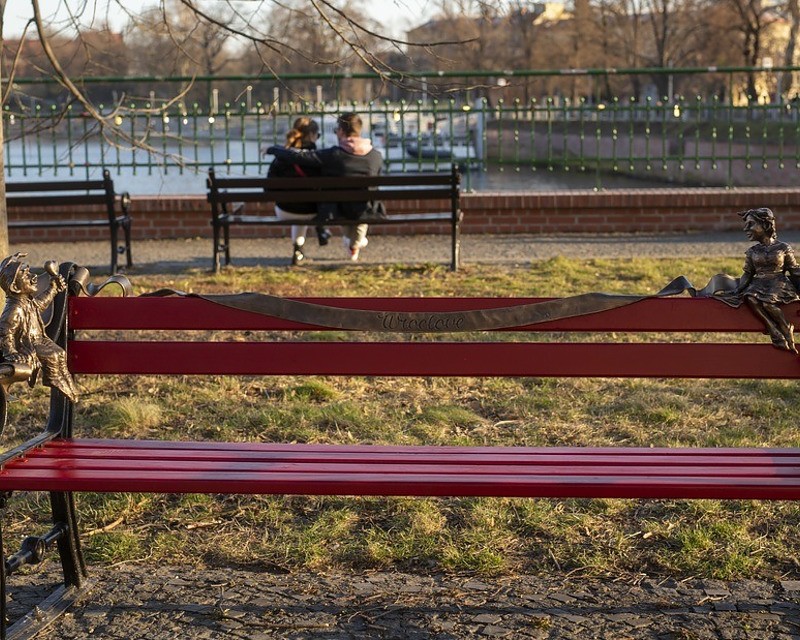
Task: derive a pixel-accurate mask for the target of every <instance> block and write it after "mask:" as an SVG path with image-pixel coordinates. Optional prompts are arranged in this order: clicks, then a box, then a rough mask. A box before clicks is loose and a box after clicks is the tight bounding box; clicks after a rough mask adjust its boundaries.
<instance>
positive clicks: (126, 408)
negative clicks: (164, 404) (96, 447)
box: [102, 398, 162, 438]
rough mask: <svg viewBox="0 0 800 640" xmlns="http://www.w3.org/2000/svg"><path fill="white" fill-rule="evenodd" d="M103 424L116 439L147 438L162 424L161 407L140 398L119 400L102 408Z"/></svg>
mask: <svg viewBox="0 0 800 640" xmlns="http://www.w3.org/2000/svg"><path fill="white" fill-rule="evenodd" d="M102 414H103V417H102V422H103V424H104V426H105V429H107V430H108V433H109V434H110V435H112V436H114V437H122V438H126V437H127V438H131V437H133V438H147V437H148V436H152V435H153V432H154V431H155V430H156V429H157V428H158V426H159V425H160V424H161V420H162V418H161V416H162V412H161V407H159V406H158V405H157V404H154V403H152V402H147V401H145V400H142V399H140V398H119V399H117V400H113V401H111V402H110V403H108V404H107V405H104V406H103V407H102Z"/></svg>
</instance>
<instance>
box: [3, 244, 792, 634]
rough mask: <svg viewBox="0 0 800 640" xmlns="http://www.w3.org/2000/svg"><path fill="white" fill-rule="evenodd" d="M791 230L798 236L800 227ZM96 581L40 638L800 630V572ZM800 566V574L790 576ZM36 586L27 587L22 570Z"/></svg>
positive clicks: (189, 250) (471, 258)
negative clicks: (712, 577)
mask: <svg viewBox="0 0 800 640" xmlns="http://www.w3.org/2000/svg"><path fill="white" fill-rule="evenodd" d="M781 238H782V239H783V240H786V241H788V242H792V243H795V246H800V234H785V235H782V236H781ZM209 244H210V243H209V241H208V240H207V239H194V240H166V241H137V242H135V243H134V245H133V247H134V259H135V261H136V265H137V266H136V267H135V268H134V269H133V270H132V272H133V273H136V272H154V271H163V272H179V271H185V270H186V269H189V268H200V269H207V268H208V267H209V266H210V246H209ZM747 246H748V242H747V240H746V238H744V235H743V234H742V233H738V232H734V233H718V234H710V235H709V234H705V235H675V236H609V237H596V236H594V237H589V236H569V237H546V238H542V237H538V236H465V237H464V239H463V260H464V263H465V264H469V263H502V264H519V265H525V264H528V263H530V261H531V260H538V259H546V258H551V257H554V256H558V255H570V256H586V257H609V258H612V257H634V256H641V255H650V256H662V257H677V256H704V255H706V256H741V255H742V254H743V252H744V250H745V249H746V248H747ZM233 247H234V250H233V254H234V263H235V264H236V265H254V264H262V265H276V266H277V265H286V264H288V255H289V249H290V246H289V242H288V241H287V240H271V239H270V240H236V241H235V243H234V245H233ZM23 250H27V251H28V252H29V260H30V262H31V264H35V265H41V264H42V263H43V262H44V260H46V259H56V260H59V261H67V260H72V261H75V262H78V263H80V264H84V265H86V266H89V267H92V268H94V270H95V272H96V273H103V272H104V271H105V270H107V268H108V255H107V253H108V244H107V243H106V242H78V243H64V244H62V243H48V244H35V245H29V246H25V247H23V246H20V245H14V246H12V251H23ZM308 253H309V255H310V256H311V257H312V258H313V259H314V263H313V264H315V265H326V266H328V265H330V266H333V265H339V264H341V265H344V264H346V263H347V261H346V260H345V252H344V250H343V248H342V247H341V245H339V244H338V243H337V244H334V243H331V245H329V246H328V247H326V248H319V247H317V246H316V245H315V244H314V245H311V246H310V247H309V251H308ZM395 262H401V263H411V262H431V263H442V264H447V263H448V262H449V248H448V239H447V238H446V237H443V236H427V237H426V236H423V237H413V238H407V237H387V236H375V237H374V238H373V239H372V240H371V242H370V245H369V247H368V248H367V249H365V250H364V252H363V263H365V264H377V263H395ZM49 564H50V566H49V567H47V566H46V567H45V568H46V569H49V571H45V570H41V571H38V570H37V571H35V573H34V574H33V575H29V576H27V575H26V576H21V577H19V578H17V577H14V578H12V582H11V590H12V594H14V597H15V601H14V602H12V608H11V612H12V616H13V615H18V614H19V612H20V611H21V609H22V608H24V607H26V606H27V605H30V604H32V603H34V602H35V601H36V600H37V599H38V598H40V597H41V593H42V588H43V587H44V586H46V585H47V581H48V578H47V576H48V575H49V576H56V575H57V573H58V569H57V567H55V566H54V564H53V563H49ZM91 569H92V574H93V576H94V578H95V579H96V586H95V588H94V590H93V592H92V593H91V594H90V595H89V596H88V597H86V598H85V599H84V600H83V601H82V603H81V604H79V605H78V606H76V607H74V608H73V609H72V610H71V611H70V612H69V613H68V614H67V615H66V616H64V617H63V618H62V619H61V620H60V621H59V622H58V623H57V624H56V626H55V627H54V628H53V629H51V630H50V631H49V632H47V633H46V634H43V635H41V636H40V638H63V639H76V640H77V639H83V638H87V637H90V636H91V637H96V638H102V639H108V640H111V639H119V640H122V639H125V640H137V639H147V640H174V639H176V638H187V639H190V640H193V639H216V638H220V639H221V638H243V639H249V640H262V639H266V638H282V639H283V638H286V639H289V638H291V639H315V640H316V639H320V640H323V639H324V640H362V639H372V638H387V639H393V640H394V639H397V640H401V639H406V638H408V639H418V638H419V639H422V638H435V639H439V640H456V639H466V638H549V639H566V640H573V639H574V640H579V639H580V640H584V639H586V638H603V639H609V640H610V639H613V640H617V639H645V638H646V639H652V640H705V639H713V638H725V639H736V640H738V639H741V640H757V639H776V640H790V639H796V640H800V582H798V581H792V580H774V581H746V582H736V583H724V582H719V581H709V580H690V581H685V582H676V581H674V580H668V579H667V580H656V579H652V578H645V577H642V576H639V577H627V578H624V579H618V580H598V579H583V578H581V577H579V576H573V577H567V576H560V575H553V576H545V577H541V576H514V577H503V578H499V579H480V578H476V577H474V576H458V575H425V574H424V573H420V574H404V573H395V572H363V573H357V574H355V575H350V574H326V575H308V574H305V573H298V574H289V575H285V574H276V573H270V572H264V571H258V570H246V569H242V568H238V567H230V568H220V567H214V568H209V569H205V570H197V569H194V568H191V567H172V566H170V567H155V566H149V565H148V566H145V565H139V564H127V565H125V564H124V565H121V566H118V567H112V568H100V567H92V568H91ZM789 577H796V576H789ZM18 580H19V581H20V583H21V584H24V585H26V586H25V587H24V588H16V589H15V584H17V581H18Z"/></svg>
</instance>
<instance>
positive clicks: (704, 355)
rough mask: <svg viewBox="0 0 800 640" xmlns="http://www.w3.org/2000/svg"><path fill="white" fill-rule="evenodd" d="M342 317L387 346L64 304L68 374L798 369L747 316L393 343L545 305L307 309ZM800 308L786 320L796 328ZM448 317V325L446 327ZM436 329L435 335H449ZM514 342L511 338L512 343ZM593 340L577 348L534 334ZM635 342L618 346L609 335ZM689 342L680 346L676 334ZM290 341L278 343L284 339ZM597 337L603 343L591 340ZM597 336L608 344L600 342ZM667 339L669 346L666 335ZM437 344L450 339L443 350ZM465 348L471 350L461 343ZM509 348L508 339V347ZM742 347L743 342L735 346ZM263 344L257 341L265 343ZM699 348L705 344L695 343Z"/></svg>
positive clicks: (708, 312)
mask: <svg viewBox="0 0 800 640" xmlns="http://www.w3.org/2000/svg"><path fill="white" fill-rule="evenodd" d="M302 300H305V301H307V302H312V303H316V304H323V305H327V306H331V307H336V308H342V309H361V310H373V311H380V312H382V313H383V317H385V318H386V327H387V329H386V332H387V337H388V339H386V340H377V341H376V340H374V334H371V336H370V339H368V340H364V338H363V336H362V334H361V332H358V331H353V332H349V333H347V334H346V336H345V338H343V339H337V340H333V341H318V340H312V341H302V340H298V339H297V338H298V332H300V334H302V333H303V332H316V331H321V330H324V331H330V330H331V329H330V328H326V327H322V326H317V325H313V324H305V323H300V322H295V321H291V320H283V319H280V318H274V317H270V316H266V315H260V314H256V313H252V312H248V311H241V310H237V309H232V308H229V307H225V306H222V305H219V304H216V303H214V302H210V301H207V300H204V299H200V298H192V297H187V298H184V297H168V298H157V297H156V298H148V297H143V298H71V299H70V307H69V311H70V313H69V321H70V328H71V329H73V330H76V331H77V333H76V334H75V338H74V339H72V340H71V341H70V343H69V345H68V346H69V349H68V351H69V367H70V370H71V371H73V372H74V373H78V374H200V375H205V374H231V375H239V374H240V375H281V374H286V375H289V374H300V375H314V374H318V375H379V376H533V377H656V378H662V377H663V378H799V377H800V358H798V357H797V356H795V355H793V354H791V353H788V352H782V351H779V350H777V349H775V348H774V347H772V346H771V345H770V344H769V342H768V341H765V339H764V338H763V336H762V335H760V334H761V333H762V331H763V327H762V325H761V324H760V322H759V321H758V320H757V319H756V318H755V317H754V316H753V315H752V313H751V312H750V311H749V310H748V309H746V308H744V307H743V308H740V309H732V308H730V307H728V306H726V305H724V304H722V303H721V302H718V301H715V300H710V299H695V298H660V299H646V300H642V301H640V302H636V303H634V304H632V305H629V306H626V307H622V308H618V309H614V310H610V311H603V312H599V313H594V314H591V315H584V316H578V317H573V318H568V319H564V320H557V321H551V322H545V323H541V324H535V325H530V326H521V327H514V328H513V329H511V330H508V329H504V330H501V331H497V332H492V333H494V334H495V335H489V334H488V332H480V333H482V335H480V334H478V335H474V334H467V335H461V334H458V335H456V336H455V337H451V336H442V335H440V334H435V335H433V334H417V335H416V336H415V339H414V340H412V341H408V340H403V339H402V338H400V339H398V336H397V333H398V332H402V329H403V326H404V325H403V322H404V316H403V314H404V313H412V312H413V313H420V312H422V313H424V314H430V316H428V317H429V318H430V320H426V322H431V323H432V324H431V326H434V325H436V324H437V317H440V316H437V314H441V313H444V312H464V311H468V310H476V309H496V308H505V307H513V306H516V305H527V304H531V303H534V302H540V301H542V299H537V298H307V299H302ZM799 309H800V305H797V304H795V305H791V306H789V307H787V309H786V315H787V317H796V315H797V313H798V310H799ZM451 317H452V316H451ZM443 322H444V321H442V322H440V323H439V326H438V328H439V329H445V328H446V327H445V326H444V325H443V324H442V323H443ZM83 330H109V331H118V330H126V331H132V332H136V331H163V332H183V331H186V330H221V331H264V332H269V333H268V334H265V335H264V336H259V337H258V339H257V340H258V341H247V342H242V341H230V342H205V341H190V340H187V339H185V338H183V337H181V336H178V335H176V337H175V339H174V340H169V341H166V340H164V339H163V338H164V337H165V336H159V340H157V341H148V340H146V339H145V340H141V339H137V338H136V336H135V335H134V336H133V337H131V338H130V339H127V338H122V339H120V338H119V337H118V336H114V339H102V337H99V339H84V337H83V334H82V333H81V331H83ZM508 331H511V333H507V332H508ZM541 332H567V333H570V334H571V333H583V332H586V333H587V334H592V335H591V339H590V340H587V341H584V342H572V341H567V340H566V339H564V337H563V336H557V339H556V340H555V341H550V340H548V341H535V335H534V334H536V333H541ZM617 333H623V334H631V333H637V334H642V336H641V337H637V338H636V339H640V338H641V339H643V340H646V341H638V342H637V341H632V340H633V339H632V338H631V337H630V336H627V335H626V336H625V337H624V338H623V340H622V341H621V340H620V339H619V338H615V337H614V335H613V334H617ZM687 333H694V334H696V335H694V336H688V337H686V341H685V342H676V334H687ZM730 333H737V334H741V333H747V334H753V338H752V341H751V342H708V341H707V340H708V339H709V336H710V334H723V335H722V336H721V337H722V339H725V338H726V336H724V334H730ZM281 334H285V335H281ZM594 334H598V335H594ZM599 334H604V336H605V337H606V339H605V340H603V339H601V338H602V337H601V336H600V335H599ZM664 334H666V335H664ZM443 338H447V339H446V340H445V339H443ZM465 338H467V339H466V340H465ZM506 338H507V339H506ZM738 338H741V336H738ZM262 339H263V340H264V341H260V340H262ZM700 340H704V341H700Z"/></svg>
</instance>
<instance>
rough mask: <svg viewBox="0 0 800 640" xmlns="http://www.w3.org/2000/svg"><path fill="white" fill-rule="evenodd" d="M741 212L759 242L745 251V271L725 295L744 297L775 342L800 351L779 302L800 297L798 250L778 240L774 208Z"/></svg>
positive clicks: (749, 234) (747, 228)
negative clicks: (796, 254)
mask: <svg viewBox="0 0 800 640" xmlns="http://www.w3.org/2000/svg"><path fill="white" fill-rule="evenodd" d="M739 215H740V216H741V217H742V219H743V220H744V231H745V233H746V234H747V237H748V238H749V239H750V240H753V241H755V243H756V244H754V245H753V246H752V247H750V248H749V249H748V250H747V251H746V252H745V262H744V273H743V274H742V277H741V278H739V283H738V286H737V287H736V288H735V289H734V290H733V291H732V292H730V293H728V294H723V295H722V296H721V297H723V298H724V299H725V301H726V302H728V303H729V304H734V305H738V304H741V302H742V301H744V302H745V303H746V304H747V305H748V306H749V307H750V309H752V310H753V312H754V313H755V314H756V315H757V316H758V317H759V318H760V319H761V321H762V322H763V323H764V326H765V328H766V330H767V333H769V335H770V338H771V339H772V344H773V346H775V347H777V348H778V349H784V350H786V351H792V352H794V353H797V347H796V346H795V342H794V326H793V325H792V323H790V322H789V321H787V320H786V317H785V316H784V315H783V311H782V310H781V308H780V307H779V306H778V305H781V304H788V303H790V302H795V301H797V300H800V296H798V288H797V284H799V283H800V266H798V264H797V260H796V259H795V256H794V251H793V250H792V247H791V246H790V245H788V244H787V243H785V242H781V241H780V240H778V236H777V233H776V231H775V214H773V212H772V210H771V209H768V208H766V207H762V208H760V209H748V210H747V211H743V212H742V213H740V214H739Z"/></svg>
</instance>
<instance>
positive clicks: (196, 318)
mask: <svg viewBox="0 0 800 640" xmlns="http://www.w3.org/2000/svg"><path fill="white" fill-rule="evenodd" d="M298 299H300V300H305V301H307V302H313V303H317V304H326V305H329V306H333V307H337V308H346V309H373V310H381V311H396V312H398V311H406V312H431V313H435V312H444V311H465V310H470V309H492V308H503V307H511V306H515V305H519V304H531V303H535V302H540V301H543V300H547V298H298ZM69 303H70V322H71V326H72V328H73V329H133V330H137V329H138V330H142V329H177V330H180V329H187V328H192V329H230V330H236V329H253V330H256V329H263V330H270V329H274V330H278V329H298V328H306V329H308V328H313V327H311V326H310V325H303V324H300V323H293V322H289V321H286V320H279V319H274V318H270V317H267V316H262V315H259V314H255V313H249V312H245V311H237V310H234V309H229V308H227V307H223V306H222V305H218V304H214V303H212V302H208V301H206V300H202V299H199V298H177V297H172V298H70V301H69ZM798 310H800V305H798V304H794V305H790V306H788V307H786V308H785V313H786V315H787V317H788V318H795V317H797V315H798ZM317 328H319V327H317ZM528 329H530V330H533V331H675V332H684V331H687V332H697V331H700V332H705V331H730V332H737V331H750V332H756V331H758V332H760V331H762V330H763V326H762V325H761V324H760V322H759V321H758V320H757V319H756V318H755V317H754V316H753V314H752V313H751V312H750V311H749V310H748V309H746V308H740V309H732V308H731V307H728V306H727V305H725V304H722V303H721V302H718V301H716V300H709V299H696V298H659V299H648V300H643V301H641V302H637V303H636V304H634V305H631V306H626V307H623V308H621V309H614V310H611V311H605V312H602V313H596V314H591V315H587V316H581V317H576V318H569V319H566V320H558V321H555V322H548V323H542V324H539V325H535V326H533V327H528Z"/></svg>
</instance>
